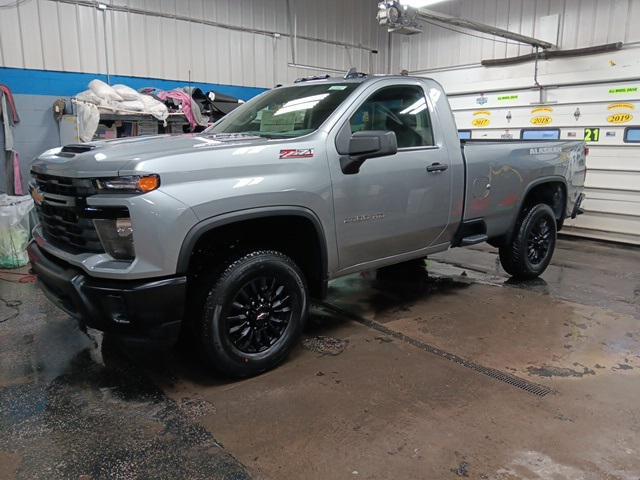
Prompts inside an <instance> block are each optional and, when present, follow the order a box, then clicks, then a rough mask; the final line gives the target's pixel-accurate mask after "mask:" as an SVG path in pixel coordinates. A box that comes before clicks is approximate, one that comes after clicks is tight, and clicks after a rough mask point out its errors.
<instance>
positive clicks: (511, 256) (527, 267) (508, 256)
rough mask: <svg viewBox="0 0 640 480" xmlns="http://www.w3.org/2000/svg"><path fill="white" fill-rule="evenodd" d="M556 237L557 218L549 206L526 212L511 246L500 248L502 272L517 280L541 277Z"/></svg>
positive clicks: (534, 208) (518, 224) (539, 205)
mask: <svg viewBox="0 0 640 480" xmlns="http://www.w3.org/2000/svg"><path fill="white" fill-rule="evenodd" d="M556 235H557V224H556V218H555V215H554V213H553V210H552V209H551V207H549V205H546V204H542V203H541V204H538V205H535V206H534V207H533V208H531V209H530V210H527V211H525V212H524V214H523V216H522V218H521V219H520V220H519V222H518V223H517V225H516V231H515V232H514V234H513V236H512V239H511V242H510V243H508V244H505V245H503V246H501V247H500V263H501V264H502V268H504V270H505V271H506V272H507V273H508V274H509V275H511V276H512V277H514V278H517V279H522V280H528V279H532V278H536V277H538V276H539V275H541V274H542V273H543V272H544V271H545V270H546V268H547V267H548V266H549V262H550V261H551V257H552V256H553V252H554V250H555V246H556Z"/></svg>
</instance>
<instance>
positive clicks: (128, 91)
mask: <svg viewBox="0 0 640 480" xmlns="http://www.w3.org/2000/svg"><path fill="white" fill-rule="evenodd" d="M113 89H114V90H115V91H116V93H117V94H118V95H120V96H121V97H122V99H123V100H125V101H127V100H138V99H139V97H140V94H139V93H138V92H136V91H135V90H134V89H133V88H131V87H127V86H126V85H122V84H118V85H114V86H113Z"/></svg>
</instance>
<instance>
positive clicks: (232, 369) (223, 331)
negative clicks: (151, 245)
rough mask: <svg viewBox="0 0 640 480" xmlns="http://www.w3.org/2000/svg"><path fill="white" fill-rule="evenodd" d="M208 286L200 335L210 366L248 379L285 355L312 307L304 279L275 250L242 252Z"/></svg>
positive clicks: (204, 353)
mask: <svg viewBox="0 0 640 480" xmlns="http://www.w3.org/2000/svg"><path fill="white" fill-rule="evenodd" d="M209 288H210V290H209V293H208V295H207V297H206V300H205V301H204V305H203V309H202V316H201V319H200V322H199V328H198V331H197V332H196V336H197V337H198V341H199V343H200V346H201V351H202V353H203V356H204V358H205V360H206V361H207V362H208V363H209V364H210V366H212V367H213V368H215V369H216V370H218V371H219V372H221V373H223V374H224V375H228V376H231V377H249V376H253V375H257V374H259V373H262V372H264V371H266V370H269V369H271V368H273V367H275V366H276V365H278V364H279V363H280V362H282V361H283V360H284V359H285V358H286V356H287V354H288V353H289V352H290V351H291V349H292V348H293V346H294V345H295V343H296V341H297V340H298V338H299V337H300V335H301V333H302V330H303V328H304V324H305V321H306V317H307V310H308V291H307V287H306V283H305V280H304V277H303V275H302V273H301V272H300V269H299V268H298V267H297V265H296V264H295V263H294V262H293V261H292V260H291V259H290V258H289V257H287V256H286V255H283V254H282V253H280V252H275V251H256V252H252V253H249V254H247V255H243V256H242V257H240V258H237V259H236V260H233V261H231V262H229V263H228V264H227V266H226V268H224V271H223V272H222V274H220V275H219V276H217V278H216V279H214V280H213V281H212V282H211V285H210V286H209Z"/></svg>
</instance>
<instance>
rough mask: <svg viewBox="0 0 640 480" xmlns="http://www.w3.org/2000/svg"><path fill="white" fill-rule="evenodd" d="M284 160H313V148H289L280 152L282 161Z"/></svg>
mask: <svg viewBox="0 0 640 480" xmlns="http://www.w3.org/2000/svg"><path fill="white" fill-rule="evenodd" d="M283 158H313V148H298V149H295V148H294V149H289V148H287V149H283V150H280V159H283Z"/></svg>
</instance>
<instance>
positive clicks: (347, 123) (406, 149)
mask: <svg viewBox="0 0 640 480" xmlns="http://www.w3.org/2000/svg"><path fill="white" fill-rule="evenodd" d="M398 87H405V88H406V87H415V88H418V89H419V90H420V91H421V92H422V96H423V97H424V99H425V102H426V104H427V108H426V111H427V115H428V116H429V127H430V130H431V137H432V139H433V145H419V146H415V147H398V152H410V151H415V150H436V149H439V148H440V145H438V143H437V138H436V129H435V128H434V127H435V125H434V122H433V119H434V115H432V113H435V108H434V107H433V103H432V102H431V99H430V98H429V97H428V95H427V92H426V91H425V89H424V87H423V85H421V84H419V83H414V82H412V83H393V84H388V85H381V86H380V87H378V88H376V89H375V90H374V91H372V92H370V93H367V94H366V96H364V99H363V100H361V101H360V102H359V103H358V104H357V106H355V107H354V109H353V110H351V111H350V112H349V113H347V118H346V121H345V122H344V124H343V126H342V127H341V129H342V128H347V127H348V130H349V132H350V134H351V135H352V134H353V132H352V131H351V118H352V117H353V116H354V115H355V114H356V112H357V111H358V110H359V109H360V108H361V107H362V106H363V105H364V104H365V103H366V102H367V101H368V100H369V99H370V98H371V97H373V96H374V95H377V94H378V93H380V92H381V91H382V90H385V89H388V88H398Z"/></svg>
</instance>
